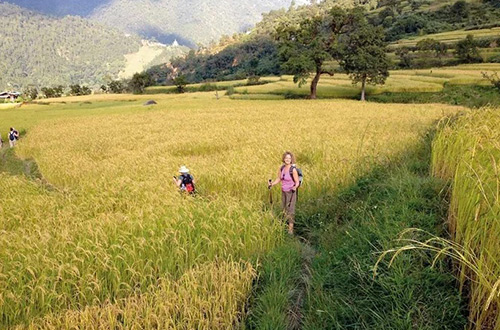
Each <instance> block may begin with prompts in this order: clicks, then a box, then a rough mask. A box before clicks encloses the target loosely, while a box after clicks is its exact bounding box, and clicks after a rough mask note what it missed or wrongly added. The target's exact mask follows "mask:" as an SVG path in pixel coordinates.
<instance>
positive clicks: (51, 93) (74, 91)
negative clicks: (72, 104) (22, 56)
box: [23, 84, 92, 100]
mask: <svg viewBox="0 0 500 330" xmlns="http://www.w3.org/2000/svg"><path fill="white" fill-rule="evenodd" d="M40 92H41V93H42V94H40ZM23 94H24V96H25V97H26V98H29V99H30V100H35V99H37V98H38V97H39V96H41V95H43V96H44V97H46V98H57V97H61V96H63V95H72V96H80V95H90V94H92V90H91V89H90V88H89V87H88V86H80V85H79V84H75V85H70V86H69V90H66V88H65V87H64V86H63V85H59V86H55V87H42V88H40V91H39V90H38V88H36V87H34V86H28V87H26V88H25V89H24V91H23Z"/></svg>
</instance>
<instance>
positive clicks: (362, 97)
mask: <svg viewBox="0 0 500 330" xmlns="http://www.w3.org/2000/svg"><path fill="white" fill-rule="evenodd" d="M365 89H366V77H363V80H362V81H361V101H365V100H366V99H365Z"/></svg>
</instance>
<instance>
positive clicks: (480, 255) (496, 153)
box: [433, 109, 500, 330]
mask: <svg viewBox="0 0 500 330" xmlns="http://www.w3.org/2000/svg"><path fill="white" fill-rule="evenodd" d="M499 132H500V113H499V112H498V109H483V110H482V111H475V112H471V113H469V114H468V115H467V116H464V117H461V118H459V119H458V120H457V121H456V122H453V123H451V124H450V125H448V126H447V127H445V128H444V129H443V130H442V131H441V132H440V134H439V135H438V137H437V139H436V140H435V142H434V145H433V172H434V174H435V175H437V176H440V177H442V178H445V179H448V180H451V182H452V191H451V205H450V210H449V228H450V232H451V235H452V239H453V241H454V242H455V243H456V244H457V245H458V247H454V249H453V250H456V251H457V252H456V253H455V254H456V255H458V256H457V257H455V259H456V260H458V262H457V268H458V272H459V280H460V285H461V288H462V289H463V290H464V291H467V292H468V298H469V313H470V315H469V320H470V328H471V329H478V330H479V329H495V330H498V329H500V313H499V310H500V262H499V260H500V244H499V243H498V237H499V236H500V222H499V216H500V172H499V163H500V144H499V141H500V135H499ZM450 250H451V249H450Z"/></svg>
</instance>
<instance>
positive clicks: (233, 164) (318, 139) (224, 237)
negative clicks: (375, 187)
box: [0, 93, 457, 329]
mask: <svg viewBox="0 0 500 330" xmlns="http://www.w3.org/2000/svg"><path fill="white" fill-rule="evenodd" d="M207 95H208V94H201V93H197V94H192V95H189V96H177V95H176V96H161V97H158V98H157V101H158V102H159V104H158V106H156V107H153V108H144V107H142V106H141V105H140V104H136V103H133V104H128V103H126V102H123V101H124V100H126V97H132V96H121V97H122V99H121V101H120V102H117V103H116V104H115V105H113V104H112V103H111V102H110V100H109V97H104V96H99V97H97V98H96V99H102V100H103V101H104V102H105V103H103V104H106V107H102V108H100V104H99V102H97V101H95V100H94V101H93V102H97V103H93V104H91V105H88V107H89V109H88V110H87V111H88V113H89V114H90V115H88V116H85V115H84V114H83V113H82V112H79V117H78V118H62V119H59V120H49V121H43V122H40V123H39V124H37V125H35V126H30V127H27V128H28V135H27V136H26V137H25V138H24V139H23V140H22V141H21V143H20V144H19V145H18V147H17V148H18V149H17V150H16V152H17V154H18V155H19V156H21V157H24V158H34V159H35V160H36V162H37V163H38V166H39V168H40V171H41V173H42V174H43V176H44V179H45V180H47V181H48V182H49V183H50V184H51V186H49V187H48V186H47V185H42V184H41V183H40V182H38V181H36V180H35V181H32V180H28V179H27V178H24V177H18V176H11V175H8V174H0V191H5V192H9V193H8V194H4V195H3V196H2V197H1V198H2V199H1V203H0V327H2V328H6V327H12V326H20V327H26V326H31V327H35V328H36V324H46V325H47V327H48V328H50V327H53V328H65V327H68V328H70V326H69V325H71V324H72V322H73V321H74V322H77V324H81V327H79V328H85V327H87V328H99V327H101V328H112V327H113V326H115V325H116V326H118V327H120V326H121V325H120V324H119V323H121V322H122V321H123V320H124V317H125V316H126V317H127V322H130V324H135V325H137V328H140V326H141V325H143V324H154V323H155V322H160V323H158V324H163V325H166V324H175V326H174V325H173V326H172V327H173V328H175V327H177V328H181V329H184V328H197V327H198V325H199V324H202V325H201V326H200V327H201V328H228V327H231V326H233V325H235V324H236V323H237V322H238V320H239V319H240V318H241V317H243V316H242V315H241V313H242V307H241V306H242V304H243V303H244V302H242V298H241V296H242V295H246V294H247V293H248V290H247V289H248V288H249V286H250V285H251V283H252V280H253V276H254V275H253V270H252V271H250V270H251V267H250V266H245V267H243V268H238V267H240V266H235V264H234V263H233V262H236V263H237V264H238V265H239V264H240V262H245V261H246V262H250V263H252V265H253V266H254V267H256V266H257V265H258V258H259V257H261V256H262V255H264V254H265V253H267V252H269V251H270V250H271V249H273V248H275V247H276V246H278V245H279V244H281V242H282V240H283V232H284V231H283V226H282V223H281V222H280V220H279V218H278V217H276V216H275V215H274V213H273V212H271V211H270V210H269V208H266V207H264V206H265V205H264V204H265V203H266V201H267V187H266V183H267V179H269V178H270V177H274V176H276V175H277V170H278V167H279V165H280V157H281V154H282V152H283V151H285V150H286V149H290V150H292V151H294V152H295V153H296V154H297V160H298V164H299V166H300V167H301V168H302V169H303V170H304V172H305V173H306V184H305V185H304V187H303V188H301V189H302V191H301V195H300V196H301V197H300V199H301V200H302V201H308V200H317V201H318V204H321V197H322V196H324V195H326V194H334V193H335V191H336V190H337V189H338V188H339V187H341V186H343V185H345V184H348V183H350V182H352V180H354V179H355V178H356V177H357V176H359V175H361V174H363V172H364V171H366V170H367V169H368V168H369V167H370V166H371V165H373V164H374V163H380V162H385V161H387V160H389V159H390V158H391V157H393V156H395V155H397V154H399V153H401V152H403V151H405V149H406V148H408V147H411V145H412V144H413V143H417V141H418V139H419V136H420V135H421V134H422V133H424V132H425V131H426V130H427V129H428V128H429V127H430V126H431V125H432V123H433V122H434V121H436V120H437V119H439V118H440V117H441V116H443V115H449V114H452V113H455V112H456V111H457V108H455V107H449V106H442V105H425V106H419V105H405V106H403V105H385V104H384V105H382V104H369V103H358V102H355V101H351V102H349V101H347V102H346V101H318V102H308V101H286V102H285V101H263V102H248V101H232V100H229V99H227V98H223V99H220V100H215V99H213V98H208V97H207ZM210 95H211V94H210ZM134 97H135V96H134ZM141 98H142V97H138V99H141ZM89 100H92V99H91V98H90V99H89ZM141 103H142V101H141ZM31 107H36V106H35V105H33V106H31ZM57 107H58V109H60V110H59V111H61V113H64V116H63V117H66V116H74V115H75V114H74V113H71V111H75V110H71V111H70V110H68V109H75V107H79V105H71V104H68V105H58V106H57ZM29 109H30V108H27V109H26V110H27V111H29ZM107 111H109V113H113V114H112V115H107V114H106V113H107ZM119 112H123V114H117V113H119ZM37 115H40V116H42V115H41V114H40V113H38V114H37ZM40 118H41V117H40ZM17 128H18V129H22V127H17ZM183 164H185V165H187V166H188V167H189V168H190V169H191V171H192V173H193V175H194V176H195V178H196V179H197V181H198V190H199V196H197V197H196V198H189V197H186V196H181V195H180V194H179V193H178V192H177V191H176V189H175V188H174V186H173V184H172V183H171V177H172V175H174V174H176V171H177V169H178V167H179V166H180V165H183ZM276 193H277V192H276ZM275 197H277V194H276V196H275ZM299 210H300V206H299ZM214 263H215V264H214ZM201 265H208V266H201ZM228 265H230V266H228ZM231 265H232V266H231ZM204 267H208V268H204ZM219 272H222V273H224V272H227V273H229V274H235V275H234V276H225V275H220V274H219ZM206 274H215V275H206ZM238 274H239V275H238ZM205 275H206V276H208V277H206V276H205ZM215 278H220V283H219V282H217V281H216V282H215V283H214V285H217V289H213V290H212V288H211V287H207V285H206V283H207V282H210V283H211V282H212V281H213V280H214V279H215ZM232 278H234V279H232ZM200 283H201V284H200ZM190 285H192V287H191V286H190ZM186 288H188V289H186ZM203 288H205V289H206V290H208V291H207V292H208V293H207V292H205V291H203V290H202V289H203ZM235 288H236V289H235ZM194 292H196V293H194ZM213 292H217V295H219V296H217V297H218V298H217V301H215V300H213V299H214V298H213V296H212V293H213ZM165 294H166V295H167V296H168V297H173V298H172V299H170V300H168V299H167V300H165V302H164V303H162V304H160V305H158V306H156V305H157V302H158V301H164V300H163V299H162V297H163V296H162V295H165ZM189 299H198V300H196V304H195V306H207V307H206V309H203V308H202V309H200V308H194V307H193V308H192V309H186V310H184V309H183V308H184V307H183V306H173V305H172V301H188V300H189ZM217 304H220V305H217ZM136 305H140V306H141V307H140V308H139V307H138V310H137V311H134V309H135V307H130V306H136ZM162 308H165V310H163V309H162ZM179 308H180V309H182V311H179ZM186 308H187V307H186ZM160 309H162V310H161V311H160ZM200 310H201V311H206V315H207V317H206V318H200V317H199V315H198V314H192V313H195V312H196V313H199V311H200ZM179 313H181V314H182V313H187V315H190V317H188V318H184V317H182V318H179V315H180V314H179ZM105 315H111V316H109V317H104V316H105ZM159 315H160V316H159ZM182 315H184V314H182ZM196 315H198V316H196ZM219 315H222V316H219ZM191 316H192V317H191ZM212 316H213V317H212ZM40 319H43V321H40V322H42V323H37V322H39V321H38V320H40ZM184 319H186V320H199V322H205V321H206V323H192V322H191V321H189V322H188V321H186V322H187V323H183V322H184V321H183V320H184ZM219 319H223V321H221V323H211V322H219V321H217V320H219ZM75 320H76V321H75ZM99 320H100V321H99ZM213 320H216V321H213ZM87 322H88V323H87ZM96 322H97V323H96ZM99 322H103V323H102V324H103V325H102V326H101V325H100V324H101V323H99ZM113 322H114V323H113ZM117 322H118V323H117ZM169 322H170V323H169ZM193 322H195V321H193ZM30 324H31V325H30ZM127 324H128V323H127ZM214 324H215V325H214Z"/></svg>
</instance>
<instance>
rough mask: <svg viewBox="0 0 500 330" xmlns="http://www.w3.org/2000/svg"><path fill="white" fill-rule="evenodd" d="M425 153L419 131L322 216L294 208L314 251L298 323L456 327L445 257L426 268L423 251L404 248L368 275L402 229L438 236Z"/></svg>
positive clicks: (461, 320)
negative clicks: (395, 158)
mask: <svg viewBox="0 0 500 330" xmlns="http://www.w3.org/2000/svg"><path fill="white" fill-rule="evenodd" d="M429 157H430V138H429V137H426V138H425V139H423V141H422V142H421V144H420V145H417V146H415V148H413V149H411V150H409V151H408V152H407V153H405V154H404V155H402V157H401V160H400V161H399V162H396V163H392V164H388V166H384V167H379V168H376V169H374V170H373V171H372V172H371V174H369V175H367V176H365V177H363V178H360V179H359V180H358V181H357V182H356V183H355V184H354V185H352V186H350V187H349V188H348V189H346V190H344V191H343V192H341V193H340V194H339V196H338V199H336V200H334V201H332V202H329V204H330V205H331V206H329V207H328V208H327V209H326V210H325V209H322V210H321V211H322V214H318V215H315V214H311V213H305V214H304V213H302V214H301V217H300V221H299V223H300V224H301V225H302V226H304V227H305V228H306V230H304V231H305V233H304V234H306V235H307V236H308V237H309V238H310V239H311V241H312V242H314V246H316V248H317V252H318V255H317V257H316V258H315V259H314V262H313V264H312V269H311V272H312V274H313V275H312V280H311V283H310V287H309V291H308V293H309V295H308V297H307V300H306V306H305V310H304V324H303V329H311V330H313V329H381V330H382V329H384V330H387V329H394V330H400V329H428V330H435V329H450V330H452V329H453V330H455V329H464V327H465V324H466V317H465V308H464V304H463V303H462V301H461V298H460V295H459V292H458V289H457V288H456V285H455V279H454V277H453V276H452V275H451V274H450V273H449V272H450V270H451V269H450V267H449V265H448V264H447V263H446V262H439V263H438V265H437V266H435V267H434V268H431V267H430V261H431V258H430V257H429V256H427V255H426V254H425V253H423V254H420V255H417V254H406V255H403V256H400V257H399V258H398V259H397V260H396V262H395V264H393V265H392V267H391V268H387V263H385V264H384V266H383V267H382V270H379V274H378V275H377V276H376V277H373V266H374V264H375V263H376V261H377V257H378V255H379V253H381V252H382V251H384V250H386V249H388V248H390V247H392V245H393V244H394V243H393V240H394V239H395V238H397V236H398V234H399V233H400V232H401V231H403V230H404V229H406V228H409V227H416V228H421V229H424V230H427V231H429V232H432V233H435V234H438V235H445V231H444V228H443V224H444V218H445V215H446V206H447V205H446V201H445V200H444V199H443V196H442V195H441V193H440V192H441V191H442V190H443V188H444V183H443V182H441V181H439V180H436V179H434V178H432V177H430V176H429V162H430V158H429ZM305 203H307V201H305ZM325 211H326V212H325Z"/></svg>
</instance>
